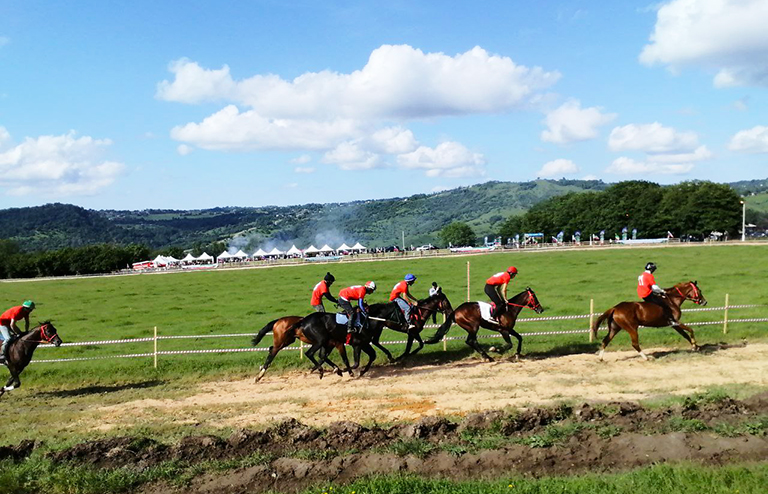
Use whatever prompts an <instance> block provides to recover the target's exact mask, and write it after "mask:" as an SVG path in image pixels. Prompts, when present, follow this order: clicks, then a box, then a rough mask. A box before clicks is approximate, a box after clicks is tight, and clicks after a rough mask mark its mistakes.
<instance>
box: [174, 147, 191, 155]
mask: <svg viewBox="0 0 768 494" xmlns="http://www.w3.org/2000/svg"><path fill="white" fill-rule="evenodd" d="M176 152H177V153H179V154H180V155H181V156H186V155H188V154H189V153H191V152H192V148H191V147H189V146H187V145H186V144H179V147H177V148H176Z"/></svg>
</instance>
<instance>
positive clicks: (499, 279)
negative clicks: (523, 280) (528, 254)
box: [485, 271, 512, 285]
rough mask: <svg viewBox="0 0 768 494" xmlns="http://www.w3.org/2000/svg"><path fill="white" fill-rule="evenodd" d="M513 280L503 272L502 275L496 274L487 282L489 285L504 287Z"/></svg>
mask: <svg viewBox="0 0 768 494" xmlns="http://www.w3.org/2000/svg"><path fill="white" fill-rule="evenodd" d="M511 279H512V277H511V276H510V275H509V273H508V272H507V271H502V272H501V273H496V274H495V275H493V276H491V277H490V278H488V279H487V280H485V282H486V283H487V284H489V285H504V284H507V283H509V281H510V280H511Z"/></svg>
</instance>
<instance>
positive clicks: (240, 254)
mask: <svg viewBox="0 0 768 494" xmlns="http://www.w3.org/2000/svg"><path fill="white" fill-rule="evenodd" d="M232 257H236V258H238V259H248V254H246V253H245V252H243V249H240V250H238V251H237V252H236V253H235V254H234V255H233V256H232Z"/></svg>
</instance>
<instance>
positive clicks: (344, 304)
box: [339, 281, 376, 333]
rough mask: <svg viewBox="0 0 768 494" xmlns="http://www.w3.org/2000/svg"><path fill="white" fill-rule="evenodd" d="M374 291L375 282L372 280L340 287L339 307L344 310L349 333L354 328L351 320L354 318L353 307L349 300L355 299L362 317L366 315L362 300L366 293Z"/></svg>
mask: <svg viewBox="0 0 768 494" xmlns="http://www.w3.org/2000/svg"><path fill="white" fill-rule="evenodd" d="M375 291H376V283H374V282H373V281H368V282H366V284H365V285H364V286H360V285H355V286H349V287H347V288H342V289H341V291H340V292H339V307H341V308H342V310H344V313H345V314H347V333H351V332H352V331H353V330H354V325H353V321H354V319H355V309H354V308H352V304H351V303H350V300H357V305H358V307H359V308H360V314H361V315H362V316H363V317H368V315H367V314H366V313H365V305H363V301H364V299H365V296H366V295H368V294H369V293H373V292H375ZM361 321H362V319H361Z"/></svg>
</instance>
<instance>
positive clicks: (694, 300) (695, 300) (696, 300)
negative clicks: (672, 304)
mask: <svg viewBox="0 0 768 494" xmlns="http://www.w3.org/2000/svg"><path fill="white" fill-rule="evenodd" d="M689 284H690V285H691V288H693V293H694V295H696V298H693V297H690V298H689V297H687V296H685V295H683V292H681V291H680V289H679V288H678V287H677V286H675V290H677V293H679V294H680V296H681V297H683V300H690V301H691V302H693V303H694V304H696V305H699V304H700V302H699V291H698V290H697V289H696V285H694V284H693V283H689Z"/></svg>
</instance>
